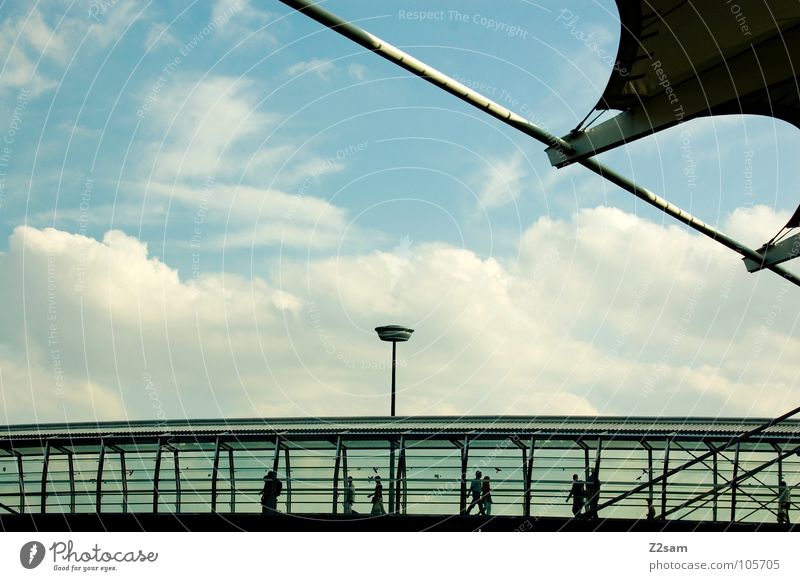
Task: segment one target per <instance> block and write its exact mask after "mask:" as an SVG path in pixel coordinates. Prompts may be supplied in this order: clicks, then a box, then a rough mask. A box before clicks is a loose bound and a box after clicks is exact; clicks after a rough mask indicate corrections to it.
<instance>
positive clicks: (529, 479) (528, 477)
mask: <svg viewBox="0 0 800 581" xmlns="http://www.w3.org/2000/svg"><path fill="white" fill-rule="evenodd" d="M535 449H536V440H535V439H534V437H533V436H531V442H530V452H529V453H528V462H527V465H526V466H525V481H526V483H527V485H526V488H525V490H526V492H527V500H526V502H525V516H531V504H532V503H533V456H534V452H535Z"/></svg>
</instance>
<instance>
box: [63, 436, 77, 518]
mask: <svg viewBox="0 0 800 581" xmlns="http://www.w3.org/2000/svg"><path fill="white" fill-rule="evenodd" d="M61 450H62V451H63V452H66V454H67V467H68V470H69V513H70V514H75V496H76V495H75V460H74V458H73V457H72V454H73V452H72V450H64V449H63V448H62V449H61Z"/></svg>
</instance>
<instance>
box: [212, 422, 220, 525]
mask: <svg viewBox="0 0 800 581" xmlns="http://www.w3.org/2000/svg"><path fill="white" fill-rule="evenodd" d="M221 449H222V448H221V442H220V439H219V436H217V438H216V439H215V440H214V465H213V468H212V469H211V512H212V513H216V512H217V479H218V478H219V453H220V451H221Z"/></svg>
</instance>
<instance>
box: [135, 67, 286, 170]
mask: <svg viewBox="0 0 800 581" xmlns="http://www.w3.org/2000/svg"><path fill="white" fill-rule="evenodd" d="M258 101H259V96H258V93H257V90H256V88H255V86H254V83H253V82H252V81H249V80H247V79H242V78H233V77H220V76H218V77H206V78H205V79H203V80H201V81H194V80H190V79H186V78H183V77H176V78H173V79H170V80H169V83H168V85H167V86H166V87H165V88H164V89H163V90H161V91H160V92H159V93H158V96H157V100H156V101H155V102H154V103H153V104H152V106H151V109H150V110H149V111H148V113H147V115H148V117H147V120H148V123H149V127H150V129H151V131H152V132H153V134H154V136H155V137H156V140H155V141H154V142H153V144H152V146H151V150H150V157H149V159H148V160H147V162H148V163H150V164H154V165H155V168H154V174H155V176H156V177H157V178H162V179H164V180H169V181H172V180H175V179H178V178H180V179H191V178H206V177H208V176H217V177H220V176H237V175H240V174H241V172H242V168H241V166H240V164H239V163H232V162H240V161H241V160H242V157H241V156H240V155H237V153H238V150H237V149H236V148H237V147H238V146H240V145H242V144H243V143H245V144H246V143H253V142H256V143H259V142H261V140H262V139H263V136H264V135H266V133H267V129H268V128H269V127H271V126H272V125H274V124H275V123H276V122H277V119H278V117H277V115H274V114H268V113H264V112H261V111H259V110H258V109H257V104H258ZM251 140H252V141H251ZM245 149H246V148H245ZM248 151H252V150H248ZM148 173H149V172H148Z"/></svg>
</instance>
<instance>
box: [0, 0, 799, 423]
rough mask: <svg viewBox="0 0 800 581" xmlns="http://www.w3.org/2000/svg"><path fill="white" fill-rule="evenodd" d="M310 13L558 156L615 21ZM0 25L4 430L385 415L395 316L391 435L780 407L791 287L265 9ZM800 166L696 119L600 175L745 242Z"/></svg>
mask: <svg viewBox="0 0 800 581" xmlns="http://www.w3.org/2000/svg"><path fill="white" fill-rule="evenodd" d="M325 6H326V7H327V8H328V9H329V10H331V11H333V12H334V13H337V14H339V15H340V16H342V17H344V18H346V19H349V20H353V21H357V22H359V23H360V24H361V25H362V26H363V27H365V28H366V29H367V30H369V31H370V32H372V33H373V34H376V35H377V36H380V37H382V38H384V39H386V40H387V41H388V42H391V43H393V44H395V45H396V46H399V47H401V48H404V49H405V50H407V51H409V52H410V53H412V54H413V55H415V56H416V57H417V58H419V59H421V60H423V61H425V62H428V63H430V64H431V65H433V66H435V67H437V68H439V69H440V70H442V71H444V72H446V73H448V74H450V75H452V76H454V77H456V78H457V79H458V80H460V81H461V82H462V83H464V84H466V85H469V86H472V87H474V88H476V89H478V90H480V91H482V92H484V93H486V94H487V95H488V96H490V97H492V98H494V99H495V100H496V101H498V102H500V103H501V104H504V105H506V106H508V107H510V108H512V109H514V110H516V111H517V112H519V113H521V114H523V115H525V116H527V117H529V118H530V119H531V120H533V121H534V122H536V123H538V124H540V125H542V126H543V127H545V128H547V129H549V130H551V131H552V132H554V133H556V134H559V135H563V134H565V133H566V132H567V131H569V130H570V129H571V128H573V127H574V126H575V125H577V123H578V122H579V121H580V120H581V119H582V118H583V117H584V116H585V115H586V113H587V112H588V111H589V110H590V109H591V107H593V105H594V104H595V103H596V101H597V99H598V97H599V95H600V94H601V92H602V90H603V88H604V87H605V83H606V81H607V79H608V76H609V74H610V71H611V66H612V64H613V63H612V62H611V60H610V58H609V55H614V54H615V51H616V45H617V40H618V36H619V24H618V22H617V13H616V8H615V7H614V5H613V3H612V2H591V3H590V2H571V3H569V2H542V3H533V2H524V1H509V2H503V3H490V2H477V1H473V2H433V3H431V2H411V1H409V2H401V3H395V2H393V3H389V2H361V1H345V0H331V1H329V2H326V3H325ZM565 11H568V13H569V14H570V15H571V16H572V19H571V20H570V22H572V25H571V26H567V25H566V22H567V19H566V18H565V15H566V14H567V12H565ZM575 16H577V17H578V20H577V21H576V20H574V17H575ZM0 19H1V22H0V27H2V34H0V62H1V63H2V69H0V96H2V100H1V101H0V133H2V139H4V147H5V148H6V149H5V150H2V151H0V153H2V154H3V158H2V160H0V161H1V162H2V165H3V167H0V171H1V172H3V173H2V175H0V180H2V181H0V185H1V186H2V189H1V190H0V252H2V254H0V296H1V297H2V299H3V303H4V305H6V309H4V311H5V312H4V313H3V314H2V315H0V325H1V326H0V387H2V394H3V399H2V402H3V403H2V406H3V407H2V410H3V412H4V414H2V415H0V422H2V421H3V416H4V418H5V420H6V421H7V422H9V423H15V422H21V421H63V420H67V421H73V420H82V419H94V418H98V419H119V418H120V417H130V418H145V419H146V418H154V419H156V418H161V417H170V418H172V417H219V416H222V417H249V416H264V415H266V416H270V415H292V416H306V415H361V414H370V415H379V414H385V413H387V412H388V398H387V394H386V391H387V388H388V371H387V369H386V364H387V361H386V358H387V356H388V354H389V349H388V346H387V345H383V344H380V343H379V342H378V341H377V338H376V337H375V336H374V332H373V331H372V329H373V328H374V327H375V326H378V325H381V324H390V323H400V324H405V325H409V326H411V327H414V328H415V329H416V330H417V331H416V333H415V334H414V337H413V339H412V341H411V342H410V343H408V344H407V345H402V346H401V348H400V356H401V362H400V372H399V373H400V380H401V390H400V393H399V396H398V398H399V399H398V402H399V403H398V411H399V413H400V414H420V415H429V414H442V413H447V414H483V413H487V414H488V413H491V414H495V413H497V414H501V413H508V414H511V413H520V414H537V413H557V414H566V413H575V414H595V413H599V414H620V415H625V414H628V413H631V414H648V415H661V414H664V415H698V414H700V415H718V414H722V415H772V414H776V413H779V412H781V411H784V410H786V409H789V408H790V407H794V405H796V401H797V392H798V388H797V378H798V372H797V367H796V364H795V360H794V358H792V357H791V355H792V354H795V355H796V353H797V352H798V347H800V342H799V341H798V340H797V339H796V329H797V312H798V306H800V304H798V303H799V302H800V301H798V293H797V291H796V289H795V288H793V287H787V286H786V285H785V284H784V283H782V281H781V280H780V278H779V277H777V276H775V275H772V274H770V273H763V274H758V275H749V274H747V273H746V272H745V270H744V267H743V266H742V265H741V262H740V259H739V257H738V256H737V255H735V254H733V253H731V252H729V251H727V250H725V249H724V248H721V247H718V246H717V245H715V244H714V243H713V242H712V241H710V240H708V239H704V238H701V237H699V236H697V235H695V234H694V233H692V232H689V231H687V229H686V228H685V227H684V226H682V225H680V224H678V223H677V222H675V221H673V220H671V219H670V218H668V217H666V216H664V215H662V214H660V213H658V212H656V211H654V210H652V209H650V208H647V207H644V206H643V205H642V203H640V202H637V201H636V200H635V199H634V198H632V197H631V196H630V195H629V194H627V193H625V192H622V191H621V190H619V189H617V188H615V187H613V186H611V185H609V184H607V183H605V182H603V181H602V180H601V179H600V178H599V177H597V176H594V175H593V174H590V173H589V172H587V171H585V170H583V169H582V168H580V167H571V168H567V169H563V170H558V171H557V170H555V169H553V168H551V167H550V165H549V163H548V161H547V157H546V156H545V154H544V153H543V151H542V150H543V147H542V146H541V145H540V144H539V143H537V142H534V141H533V140H531V139H530V138H528V137H526V136H524V135H522V134H520V133H518V132H515V131H514V130H513V129H511V128H509V127H505V126H503V125H502V124H500V123H499V122H497V121H495V120H493V119H491V118H489V117H488V116H486V115H483V114H482V113H481V112H479V111H477V110H473V109H471V108H470V107H469V106H467V105H466V104H464V103H462V102H460V101H458V100H456V99H454V98H453V97H451V96H449V95H447V94H445V93H443V92H441V91H439V90H437V89H435V88H434V87H432V86H430V85H428V84H427V83H425V82H423V81H421V80H420V79H418V78H415V77H412V76H411V75H409V74H407V73H405V72H404V71H402V70H400V69H399V68H397V67H395V66H393V65H391V64H389V63H387V62H385V61H383V60H382V59H380V58H378V57H376V56H375V55H373V54H370V53H368V52H366V51H364V50H363V49H361V48H360V47H358V46H356V45H354V44H353V43H351V42H350V41H347V40H345V39H344V38H342V37H340V36H339V35H337V34H334V33H333V32H331V31H329V30H326V29H323V28H322V27H321V26H320V25H318V24H316V23H315V22H313V21H311V20H309V19H307V18H305V17H303V16H300V15H297V14H292V13H291V11H290V10H289V9H288V8H286V7H285V6H284V5H282V4H280V3H279V2H273V1H259V2H254V1H252V2H245V1H243V0H242V1H239V2H237V1H236V0H220V1H218V2H194V3H191V2H184V3H177V2H168V3H155V2H151V3H144V2H142V3H137V2H119V3H116V2H113V1H107V2H100V1H95V2H49V3H46V4H27V3H11V2H6V3H4V4H2V5H0ZM732 25H735V22H733V23H732ZM612 58H613V57H612ZM799 146H800V140H799V139H798V135H797V130H796V128H793V127H790V126H788V125H787V124H785V123H783V122H781V121H775V120H773V119H769V118H757V117H747V118H739V117H721V118H717V119H705V120H697V121H692V122H689V123H686V124H683V125H680V126H678V127H675V128H673V129H670V130H668V131H665V132H663V133H662V134H659V135H658V136H655V137H649V138H646V139H642V140H640V141H637V142H635V143H633V144H631V145H630V146H627V147H624V148H620V149H618V150H616V151H613V152H609V153H606V154H603V155H602V156H601V159H602V161H604V162H605V163H607V164H608V165H610V166H611V167H613V168H615V169H617V170H619V171H621V172H622V173H624V174H625V175H628V176H630V177H632V178H633V179H635V180H636V181H637V182H638V183H640V184H642V185H645V186H647V187H649V188H651V189H652V190H654V191H655V192H657V193H659V194H661V195H663V196H665V197H666V198H668V199H669V200H671V201H673V202H675V203H677V204H678V205H680V206H682V207H684V208H686V209H688V210H690V211H691V212H693V213H694V214H695V215H697V216H698V217H700V218H701V219H703V220H704V221H706V222H708V223H710V224H712V225H716V226H718V227H720V228H721V229H722V230H723V231H725V232H726V233H728V234H730V235H732V236H734V237H737V238H739V239H741V240H742V241H743V242H745V243H747V244H750V245H752V246H754V247H755V246H758V245H760V244H761V243H763V242H764V241H766V240H767V239H768V238H770V237H771V236H772V235H773V234H774V233H775V232H777V230H778V229H779V228H780V227H781V226H782V225H783V223H785V221H786V219H787V218H788V216H789V215H790V213H791V212H792V211H793V210H794V208H795V207H796V205H797V202H798V199H797V192H798V190H800V179H799V178H798V174H797V171H796V167H795V164H794V160H796V159H797V154H798V150H799V149H800V147H799ZM793 268H794V270H795V271H796V267H793Z"/></svg>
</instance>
